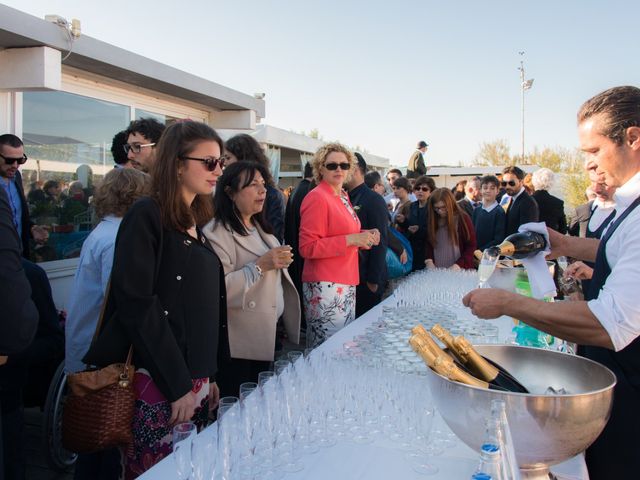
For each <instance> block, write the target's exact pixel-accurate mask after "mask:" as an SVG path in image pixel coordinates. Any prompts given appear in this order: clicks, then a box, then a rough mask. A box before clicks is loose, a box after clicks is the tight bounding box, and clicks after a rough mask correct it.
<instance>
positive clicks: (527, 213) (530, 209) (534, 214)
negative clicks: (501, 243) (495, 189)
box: [501, 166, 539, 236]
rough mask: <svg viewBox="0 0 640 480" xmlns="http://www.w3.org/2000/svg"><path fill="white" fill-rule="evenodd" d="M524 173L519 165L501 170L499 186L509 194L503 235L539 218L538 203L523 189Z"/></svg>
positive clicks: (507, 234) (509, 233)
mask: <svg viewBox="0 0 640 480" xmlns="http://www.w3.org/2000/svg"><path fill="white" fill-rule="evenodd" d="M524 176H525V173H524V172H523V171H522V169H521V168H519V167H515V166H513V167H506V168H505V169H504V170H503V171H502V182H501V186H502V188H504V189H505V194H506V195H509V200H508V201H507V203H506V209H505V211H506V213H507V224H506V226H505V232H504V233H505V236H509V235H511V234H512V233H516V232H517V231H518V227H520V225H523V224H525V223H529V222H537V221H538V218H539V213H538V204H537V203H536V201H535V200H534V199H533V198H532V197H531V195H529V194H528V193H527V192H526V191H525V189H524Z"/></svg>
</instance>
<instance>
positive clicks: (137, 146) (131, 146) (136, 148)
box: [122, 143, 156, 154]
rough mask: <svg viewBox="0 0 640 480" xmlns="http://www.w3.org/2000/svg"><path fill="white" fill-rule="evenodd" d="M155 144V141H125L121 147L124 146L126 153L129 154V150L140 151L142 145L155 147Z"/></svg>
mask: <svg viewBox="0 0 640 480" xmlns="http://www.w3.org/2000/svg"><path fill="white" fill-rule="evenodd" d="M155 145H156V144H155V143H143V144H140V143H131V144H129V143H125V144H124V145H123V146H122V148H124V151H125V153H126V154H129V151H132V152H133V153H140V150H142V149H143V148H144V147H155Z"/></svg>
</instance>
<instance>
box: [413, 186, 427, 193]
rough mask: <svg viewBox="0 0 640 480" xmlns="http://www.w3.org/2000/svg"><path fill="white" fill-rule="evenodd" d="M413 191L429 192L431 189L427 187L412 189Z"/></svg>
mask: <svg viewBox="0 0 640 480" xmlns="http://www.w3.org/2000/svg"><path fill="white" fill-rule="evenodd" d="M414 190H415V191H416V192H417V191H421V192H430V191H431V189H430V188H429V187H416V188H414Z"/></svg>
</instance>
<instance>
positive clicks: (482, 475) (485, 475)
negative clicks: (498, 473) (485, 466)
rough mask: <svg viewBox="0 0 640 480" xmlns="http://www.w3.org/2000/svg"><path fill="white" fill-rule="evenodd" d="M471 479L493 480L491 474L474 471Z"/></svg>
mask: <svg viewBox="0 0 640 480" xmlns="http://www.w3.org/2000/svg"><path fill="white" fill-rule="evenodd" d="M471 480H491V475H489V474H488V473H482V472H480V473H474V474H473V476H472V477H471Z"/></svg>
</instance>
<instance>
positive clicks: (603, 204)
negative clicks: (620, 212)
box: [591, 197, 616, 210]
mask: <svg viewBox="0 0 640 480" xmlns="http://www.w3.org/2000/svg"><path fill="white" fill-rule="evenodd" d="M615 206H616V202H614V201H613V200H600V199H599V198H598V197H596V198H594V199H593V204H592V206H591V210H593V209H594V208H596V207H597V208H599V209H600V210H608V209H613V208H615Z"/></svg>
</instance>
